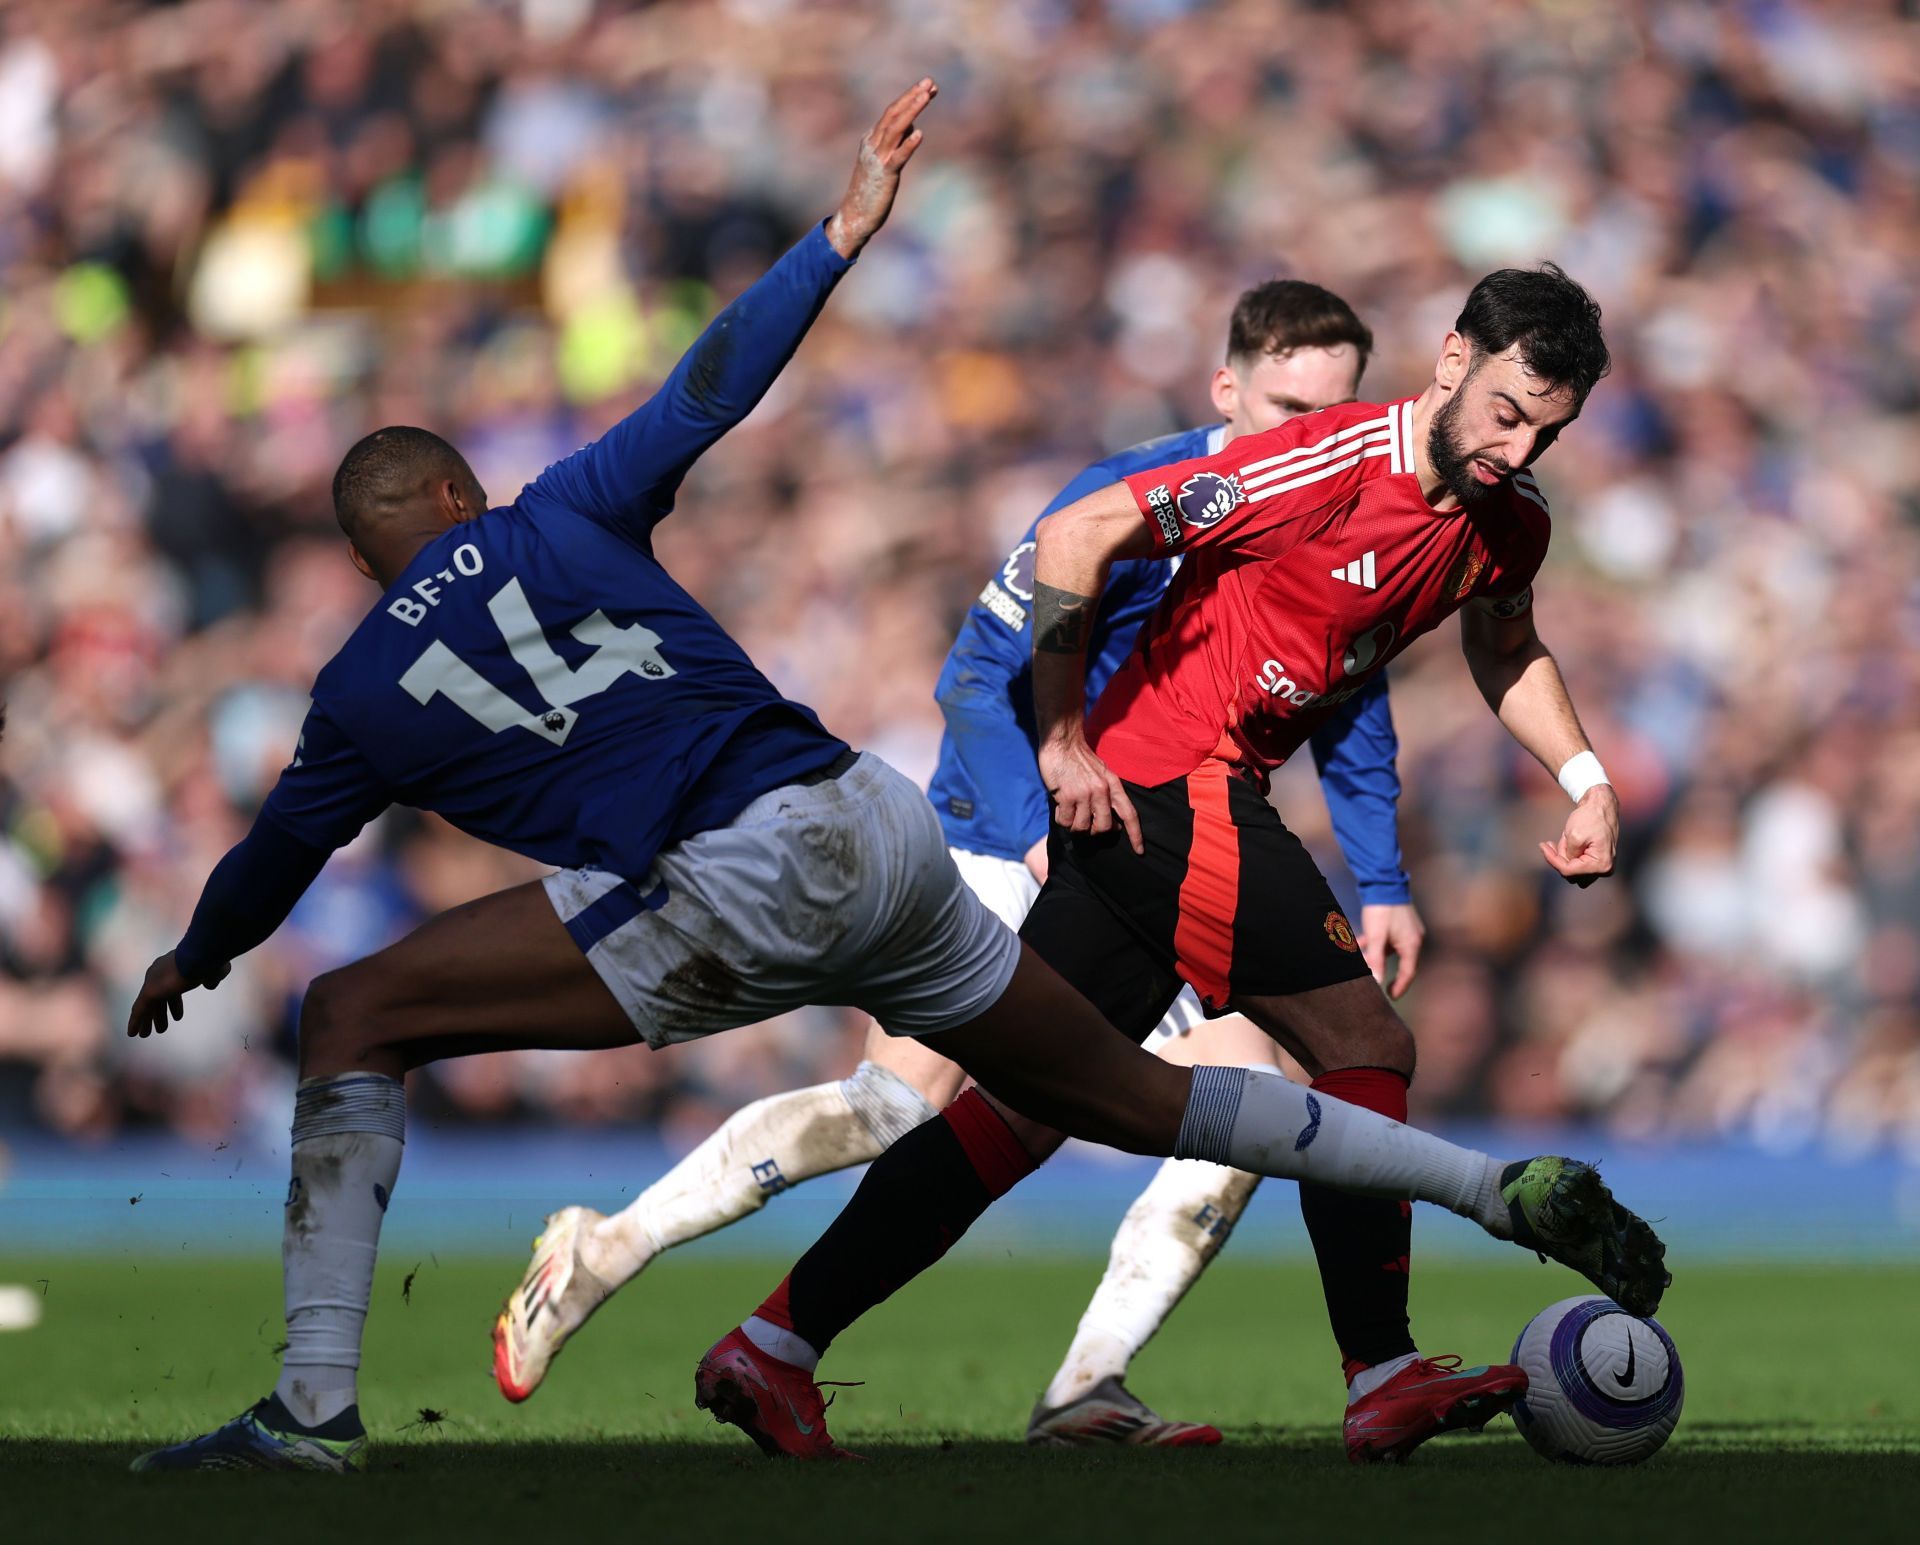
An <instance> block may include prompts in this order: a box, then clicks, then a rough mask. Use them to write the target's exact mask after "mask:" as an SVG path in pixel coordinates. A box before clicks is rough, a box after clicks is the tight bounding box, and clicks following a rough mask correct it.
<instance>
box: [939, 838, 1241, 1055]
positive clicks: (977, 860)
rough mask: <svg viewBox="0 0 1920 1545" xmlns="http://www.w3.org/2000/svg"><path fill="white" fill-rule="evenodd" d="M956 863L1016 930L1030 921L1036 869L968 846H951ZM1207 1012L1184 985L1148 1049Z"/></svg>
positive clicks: (1036, 891) (1202, 1018) (1188, 1027)
mask: <svg viewBox="0 0 1920 1545" xmlns="http://www.w3.org/2000/svg"><path fill="white" fill-rule="evenodd" d="M947 851H948V852H949V853H951V854H952V855H953V862H954V866H955V867H956V868H957V869H959V871H960V878H961V879H963V880H965V881H966V882H967V888H968V889H969V890H971V891H972V892H973V893H974V895H976V896H978V897H979V898H980V899H981V900H982V901H983V902H985V903H986V905H987V909H988V910H989V911H990V912H992V913H993V915H994V916H995V917H997V918H999V919H1000V921H1001V922H1003V923H1005V924H1006V925H1007V926H1008V927H1009V928H1011V929H1014V930H1015V931H1016V932H1017V931H1018V930H1019V927H1020V925H1021V923H1023V922H1025V921H1026V916H1027V912H1028V909H1029V908H1031V907H1032V906H1033V903H1034V900H1035V898H1037V897H1038V896H1039V894H1040V882H1039V881H1038V880H1036V879H1034V877H1033V871H1032V870H1031V869H1029V868H1028V867H1027V866H1026V865H1025V864H1023V863H1021V862H1020V861H1019V860H1018V859H1015V858H994V857H992V856H991V855H989V854H986V853H969V852H968V851H967V850H966V849H965V848H949V849H947ZM1206 1019H1207V1016H1206V1012H1205V1010H1203V1009H1202V1008H1201V1007H1200V999H1199V998H1198V996H1196V995H1195V993H1194V990H1193V989H1192V988H1191V987H1182V988H1181V989H1180V996H1179V997H1177V998H1175V999H1174V1000H1173V1007H1172V1008H1170V1009H1168V1010H1167V1015H1166V1018H1164V1019H1162V1020H1161V1021H1160V1023H1159V1024H1157V1025H1155V1026H1154V1027H1153V1033H1152V1034H1151V1035H1149V1036H1148V1037H1147V1049H1148V1050H1149V1051H1151V1050H1153V1049H1154V1048H1155V1047H1158V1046H1164V1045H1166V1044H1167V1042H1169V1041H1171V1040H1173V1039H1175V1038H1176V1037H1178V1036H1183V1035H1185V1034H1187V1032H1188V1031H1190V1030H1192V1029H1193V1027H1194V1026H1195V1025H1201V1024H1205V1023H1206Z"/></svg>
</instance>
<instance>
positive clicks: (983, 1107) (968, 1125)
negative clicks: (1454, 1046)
mask: <svg viewBox="0 0 1920 1545" xmlns="http://www.w3.org/2000/svg"><path fill="white" fill-rule="evenodd" d="M1400 1103H1401V1104H1402V1106H1404V1105H1405V1104H1406V1098H1405V1096H1404V1095H1403V1096H1402V1097H1401V1102H1400ZM940 1119H941V1120H943V1121H944V1122H946V1123H947V1125H948V1126H950V1127H952V1128H953V1135H954V1136H955V1137H957V1138H959V1139H960V1147H961V1148H962V1149H963V1150H964V1151H965V1153H966V1155H967V1161H968V1162H969V1163H970V1164H972V1165H973V1170H974V1173H975V1174H976V1175H978V1176H979V1177H980V1183H981V1184H982V1185H983V1186H985V1187H986V1188H987V1196H988V1198H989V1199H990V1200H998V1199H999V1198H1000V1197H1003V1196H1005V1195H1006V1194H1007V1193H1008V1192H1009V1191H1011V1190H1012V1189H1013V1188H1014V1187H1015V1186H1017V1185H1018V1184H1019V1183H1020V1182H1021V1181H1023V1180H1025V1179H1026V1178H1027V1176H1029V1175H1031V1174H1032V1173H1033V1172H1034V1169H1035V1167H1036V1166H1035V1165H1034V1162H1033V1159H1032V1157H1031V1156H1030V1155H1029V1154H1028V1153H1027V1150H1026V1149H1024V1148H1022V1147H1021V1146H1020V1139H1019V1138H1017V1137H1015V1136H1014V1135H1013V1128H1012V1127H1010V1126H1008V1125H1007V1124H1006V1122H1005V1121H1003V1120H1002V1119H1001V1117H1000V1113H999V1112H998V1111H996V1110H995V1109H994V1108H993V1107H992V1106H991V1105H989V1104H988V1103H987V1101H986V1096H985V1095H983V1094H981V1093H980V1091H979V1090H978V1089H968V1090H966V1091H965V1092H964V1093H963V1094H962V1095H961V1096H960V1098H959V1099H957V1100H955V1101H954V1102H953V1103H952V1104H951V1105H949V1106H948V1107H947V1108H946V1109H945V1110H943V1111H941V1112H940Z"/></svg>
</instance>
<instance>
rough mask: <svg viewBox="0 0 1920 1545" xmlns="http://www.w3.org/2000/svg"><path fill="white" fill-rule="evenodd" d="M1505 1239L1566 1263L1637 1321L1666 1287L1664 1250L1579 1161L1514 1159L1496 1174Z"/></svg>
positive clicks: (1597, 1175)
mask: <svg viewBox="0 0 1920 1545" xmlns="http://www.w3.org/2000/svg"><path fill="white" fill-rule="evenodd" d="M1500 1199H1501V1200H1502V1201H1504V1202H1505V1203H1506V1204H1507V1216H1508V1217H1509V1218H1511V1219H1512V1220H1513V1242H1514V1243H1515V1244H1517V1245H1521V1246H1524V1247H1525V1248H1526V1249H1529V1250H1532V1251H1534V1252H1536V1253H1537V1254H1538V1255H1539V1257H1540V1259H1541V1260H1543V1261H1544V1260H1546V1259H1547V1258H1548V1257H1549V1256H1551V1257H1552V1258H1553V1259H1554V1260H1556V1261H1558V1262H1559V1263H1560V1264H1561V1265H1562V1266H1571V1267H1572V1268H1573V1269H1574V1270H1575V1271H1577V1272H1579V1273H1580V1275H1581V1276H1583V1277H1585V1278H1586V1279H1587V1281H1589V1282H1591V1283H1592V1284H1593V1285H1594V1286H1595V1287H1597V1288H1598V1289H1599V1290H1600V1291H1601V1292H1603V1293H1605V1294H1606V1295H1607V1297H1609V1298H1611V1299H1612V1300H1613V1301H1614V1302H1615V1303H1617V1304H1618V1305H1619V1306H1620V1307H1621V1308H1622V1309H1625V1310H1626V1311H1627V1313H1628V1314H1634V1315H1638V1316H1639V1317H1640V1318H1642V1319H1645V1318H1646V1317H1647V1316H1649V1315H1651V1314H1652V1313H1653V1312H1654V1311H1655V1310H1656V1309H1658V1308H1659V1307H1660V1295H1661V1294H1662V1293H1664V1292H1665V1291H1666V1290H1667V1288H1668V1287H1669V1286H1670V1285H1671V1284H1672V1282H1673V1273H1672V1272H1670V1271H1668V1270H1667V1268H1666V1264H1665V1258H1666V1254H1667V1247H1666V1246H1665V1245H1664V1244H1662V1243H1661V1242H1660V1236H1659V1235H1657V1234H1655V1233H1654V1231H1653V1229H1652V1228H1651V1227H1649V1226H1648V1224H1647V1221H1646V1219H1644V1218H1641V1217H1639V1216H1637V1215H1635V1214H1634V1213H1631V1212H1629V1211H1628V1210H1627V1209H1626V1208H1624V1207H1622V1206H1621V1205H1620V1204H1619V1203H1618V1202H1616V1201H1615V1200H1614V1199H1613V1193H1612V1192H1611V1191H1609V1190H1608V1189H1607V1187H1606V1183H1605V1182H1604V1181H1602V1180H1601V1178H1600V1172H1599V1171H1598V1170H1597V1169H1595V1168H1594V1167H1593V1166H1592V1165H1591V1164H1585V1163H1582V1162H1581V1161H1580V1160H1579V1159H1562V1158H1556V1157H1553V1156H1551V1155H1548V1156H1545V1157H1542V1158H1537V1159H1521V1160H1519V1161H1517V1162H1516V1163H1513V1164H1509V1165H1508V1166H1507V1167H1506V1168H1505V1169H1504V1170H1502V1171H1501V1172H1500Z"/></svg>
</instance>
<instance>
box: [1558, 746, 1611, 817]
mask: <svg viewBox="0 0 1920 1545" xmlns="http://www.w3.org/2000/svg"><path fill="white" fill-rule="evenodd" d="M1611 782H1613V780H1612V779H1611V778H1609V777H1608V776H1607V770H1606V768H1604V767H1602V766H1601V765H1600V758H1599V757H1597V756H1595V755H1594V754H1593V753H1592V752H1591V751H1582V752H1581V753H1580V754H1579V755H1578V756H1570V757H1568V758H1567V762H1566V765H1565V766H1564V767H1562V768H1561V769H1560V787H1561V788H1563V789H1565V790H1566V791H1567V798H1568V799H1570V800H1572V801H1573V802H1574V803H1575V804H1576V805H1577V804H1579V803H1580V801H1581V799H1582V798H1583V797H1584V796H1585V794H1586V792H1587V790H1588V789H1591V788H1597V787H1598V786H1599V785H1600V784H1603V783H1611Z"/></svg>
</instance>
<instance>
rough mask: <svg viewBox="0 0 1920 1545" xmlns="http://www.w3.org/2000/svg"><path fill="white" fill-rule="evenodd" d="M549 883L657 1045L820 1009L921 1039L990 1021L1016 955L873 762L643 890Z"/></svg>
mask: <svg viewBox="0 0 1920 1545" xmlns="http://www.w3.org/2000/svg"><path fill="white" fill-rule="evenodd" d="M546 888H547V895H548V896H549V897H550V898H551V899H552V901H553V905H554V909H555V910H556V911H557V912H558V913H559V914H560V920H561V921H562V922H563V923H565V924H566V925H567V931H568V932H569V933H570V934H572V935H573V940H574V942H575V943H576V944H578V945H579V946H580V948H581V949H582V950H584V951H585V952H586V956H587V960H588V962H589V963H590V964H591V965H592V966H593V969H594V970H595V971H596V972H598V973H599V976H600V979H601V980H602V981H603V982H605V983H606V984H607V987H608V988H609V990H611V991H612V993H613V995H614V997H615V998H617V999H619V1001H620V1005H621V1007H623V1008H624V1009H625V1010H626V1011H627V1014H628V1016H629V1017H630V1018H631V1019H632V1020H633V1026H634V1029H635V1030H636V1031H637V1032H639V1034H640V1035H641V1036H642V1037H643V1038H644V1039H645V1040H647V1041H648V1042H650V1043H651V1044H653V1045H655V1046H664V1045H667V1044H668V1043H670V1042H673V1041H690V1040H694V1039H697V1038H698V1037H700V1036H705V1035H713V1034H715V1033H716V1032H718V1031H721V1030H731V1029H733V1028H734V1027H736V1026H738V1025H745V1024H753V1023H755V1022H757V1021H759V1020H763V1019H771V1018H772V1017H773V1016H774V1015H776V1014H783V1013H785V1012H787V1011H788V1010H789V1009H795V1008H800V1007H802V1006H803V1005H806V1004H810V1003H823V1004H851V1005H853V1006H854V1007H856V1008H861V1009H864V1010H866V1012H868V1013H869V1014H871V1015H873V1017H874V1018H875V1019H877V1020H879V1022H880V1024H881V1025H882V1026H883V1027H884V1028H885V1029H886V1030H888V1031H890V1032H891V1033H893V1034H895V1035H929V1034H932V1033H934V1032H936V1031H940V1030H948V1029H952V1028H953V1027H954V1026H955V1025H961V1024H965V1023H966V1022H967V1021H968V1020H970V1019H973V1018H975V1017H977V1016H978V1015H979V1014H980V1013H982V1012H983V1011H984V1010H985V1009H986V1008H987V1007H988V1006H989V1005H991V1004H992V1003H993V1002H994V1001H995V1000H996V999H997V998H999V996H1000V995H1001V993H1003V992H1005V991H1006V988H1007V983H1008V982H1009V981H1011V980H1012V978H1013V971H1014V967H1015V966H1016V965H1017V964H1018V962H1019V958H1020V941H1019V940H1018V938H1017V937H1015V935H1014V933H1013V931H1012V930H1011V929H1010V928H1008V927H1007V926H1006V924H1004V923H1002V922H1001V921H1000V919H999V918H997V917H995V916H994V914H993V913H992V912H991V911H989V910H988V909H987V907H986V906H985V905H984V904H983V903H982V902H981V901H980V899H979V898H978V897H977V896H975V895H974V893H973V892H972V891H971V890H969V889H968V888H967V887H966V885H964V884H963V883H962V882H961V879H960V873H959V871H958V870H957V869H956V868H955V867H954V862H953V859H952V857H951V856H950V855H949V854H948V852H947V848H946V841H945V838H944V836H943V834H942V833H941V830H940V822H939V820H938V818H937V817H936V816H935V815H934V813H933V806H932V805H930V804H928V803H927V797H926V795H924V794H922V793H921V792H920V790H919V789H917V788H915V787H914V786H913V784H911V783H910V782H908V781H907V780H906V779H905V778H903V777H901V775H900V774H899V773H897V772H895V771H894V770H893V769H892V768H891V767H889V766H888V765H887V764H886V763H885V762H883V761H881V760H880V758H878V757H877V756H874V755H872V754H870V753H868V754H863V755H861V756H860V757H858V758H857V759H856V760H855V761H854V762H853V764H852V766H851V767H849V768H848V769H847V770H846V771H844V772H842V773H841V774H840V775H839V776H838V777H829V778H827V779H825V780H823V781H817V782H808V783H800V784H789V785H787V786H786V787H784V788H778V789H774V790H772V791H771V792H770V793H767V794H763V795H761V796H760V798H758V799H756V800H755V801H754V802H753V803H752V804H750V805H748V806H747V808H746V809H744V810H742V811H741V812H740V814H739V815H738V816H737V817H736V818H735V819H734V820H733V821H731V822H729V823H728V824H727V825H725V826H720V827H715V828H714V829H713V830H711V831H704V832H699V833H697V834H696V835H694V836H692V837H688V838H686V839H685V840H684V841H681V842H676V843H674V844H673V845H672V846H671V847H669V848H667V849H665V850H664V851H663V852H662V853H661V854H660V856H659V857H658V858H657V859H656V860H655V861H654V864H653V867H652V869H651V870H649V871H648V873H647V875H646V877H645V878H644V879H642V880H641V881H639V882H638V883H632V882H629V881H626V880H623V879H621V878H620V877H619V876H618V875H614V874H608V873H606V872H605V871H604V870H598V869H563V870H561V871H560V872H559V873H558V874H554V875H549V876H548V877H547V881H546Z"/></svg>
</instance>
